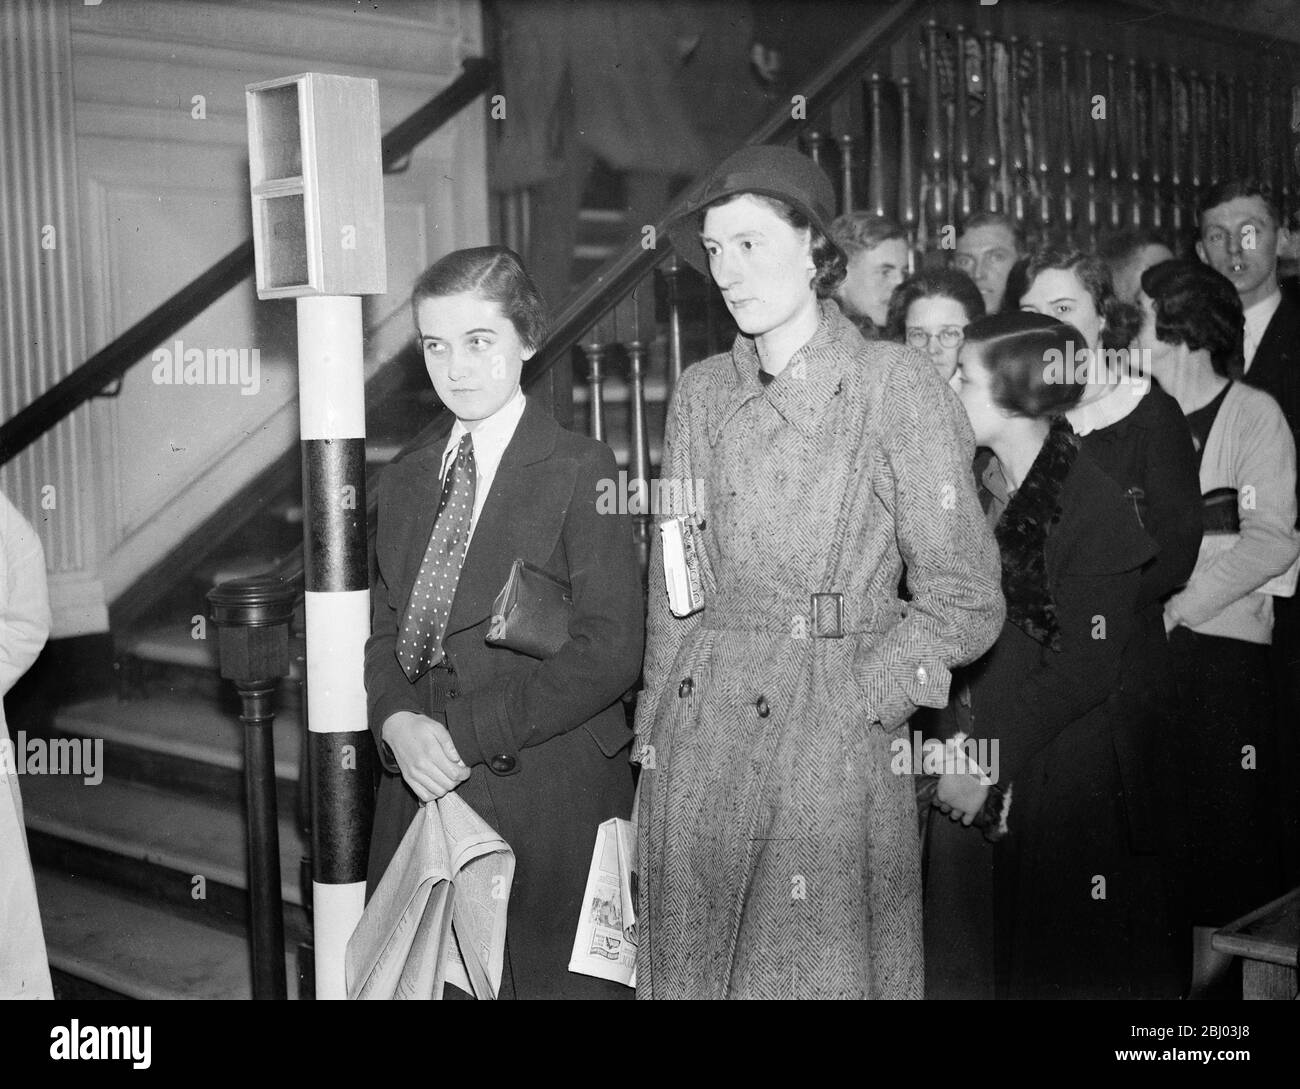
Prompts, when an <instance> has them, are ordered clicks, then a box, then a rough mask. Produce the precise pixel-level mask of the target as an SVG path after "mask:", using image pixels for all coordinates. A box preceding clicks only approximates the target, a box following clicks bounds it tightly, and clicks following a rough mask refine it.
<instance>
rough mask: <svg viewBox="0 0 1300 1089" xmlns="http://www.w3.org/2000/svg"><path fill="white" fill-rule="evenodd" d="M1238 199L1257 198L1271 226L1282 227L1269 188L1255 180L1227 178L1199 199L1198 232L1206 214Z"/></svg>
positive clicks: (1279, 210)
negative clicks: (1265, 211)
mask: <svg viewBox="0 0 1300 1089" xmlns="http://www.w3.org/2000/svg"><path fill="white" fill-rule="evenodd" d="M1238 197H1259V199H1260V200H1262V201H1263V202H1264V207H1266V208H1267V209H1268V214H1269V215H1270V216H1272V217H1273V226H1275V227H1281V226H1282V212H1281V209H1280V208H1279V207H1278V204H1277V201H1275V200H1274V199H1273V190H1272V187H1271V186H1266V185H1263V184H1262V183H1261V182H1259V181H1258V180H1257V179H1256V178H1229V179H1227V180H1226V181H1221V182H1219V184H1218V185H1215V186H1212V187H1211V188H1210V191H1209V192H1208V193H1206V194H1205V196H1204V197H1202V198H1201V203H1200V204H1198V205H1197V206H1196V229H1197V230H1198V231H1199V230H1200V229H1201V224H1202V223H1203V222H1204V220H1205V213H1206V212H1208V211H1210V210H1211V209H1212V208H1217V207H1218V206H1219V205H1220V204H1227V203H1228V201H1230V200H1236V199H1237V198H1238Z"/></svg>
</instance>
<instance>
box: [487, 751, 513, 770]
mask: <svg viewBox="0 0 1300 1089" xmlns="http://www.w3.org/2000/svg"><path fill="white" fill-rule="evenodd" d="M488 766H489V767H491V768H492V770H493V771H495V772H496V773H497V774H498V775H509V774H510V773H511V772H512V771H514V770H515V758H514V757H513V756H507V755H506V754H505V753H499V754H497V755H496V756H494V757H492V759H491V760H490V761H488Z"/></svg>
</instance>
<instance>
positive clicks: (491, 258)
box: [411, 246, 550, 351]
mask: <svg viewBox="0 0 1300 1089" xmlns="http://www.w3.org/2000/svg"><path fill="white" fill-rule="evenodd" d="M466 293H469V294H473V295H477V296H479V298H482V299H488V300H490V301H492V302H495V303H496V304H497V305H498V306H500V307H501V313H503V314H504V315H505V316H506V317H507V318H509V319H510V321H511V324H513V325H514V327H515V332H516V333H518V334H519V339H520V341H521V342H522V343H523V345H524V346H525V347H526V348H530V349H532V350H533V351H536V350H537V349H538V348H540V347H541V346H542V341H544V340H545V339H546V333H547V331H548V329H549V327H550V315H549V313H548V311H547V307H546V300H545V299H544V298H543V297H542V293H541V292H540V291H539V290H538V289H537V285H536V284H535V283H534V282H533V278H532V277H531V276H529V275H528V272H527V270H526V269H525V268H524V263H523V261H521V260H520V259H519V254H517V253H515V251H514V250H512V249H508V248H507V247H505V246H474V247H472V248H470V249H464V250H455V251H453V252H452V253H449V254H447V256H446V257H442V258H439V259H438V260H437V261H435V262H434V263H433V264H432V265H430V266H429V268H428V269H426V270H425V271H424V273H423V274H421V276H420V278H419V279H418V280H416V281H415V287H414V288H412V289H411V316H412V317H413V318H414V319H415V324H416V328H419V324H420V313H419V311H420V303H422V302H424V300H425V299H437V298H442V297H444V296H447V295H463V294H466Z"/></svg>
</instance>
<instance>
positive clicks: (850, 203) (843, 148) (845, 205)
mask: <svg viewBox="0 0 1300 1089" xmlns="http://www.w3.org/2000/svg"><path fill="white" fill-rule="evenodd" d="M837 142H838V143H839V145H840V189H841V190H842V193H843V196H842V198H841V200H840V211H841V212H846V213H847V212H852V211H853V210H854V208H855V207H856V204H855V202H854V200H853V185H854V178H853V175H854V173H855V164H854V160H853V135H852V134H851V133H847V132H846V133H844V134H843V135H842V136H841V137H840V138H839V140H838V141H837ZM882 214H883V213H882Z"/></svg>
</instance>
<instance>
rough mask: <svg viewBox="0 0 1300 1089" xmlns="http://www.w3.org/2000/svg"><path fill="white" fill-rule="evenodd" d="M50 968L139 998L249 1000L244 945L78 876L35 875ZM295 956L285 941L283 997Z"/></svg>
mask: <svg viewBox="0 0 1300 1089" xmlns="http://www.w3.org/2000/svg"><path fill="white" fill-rule="evenodd" d="M36 888H37V896H38V898H39V901H40V906H41V921H42V923H43V925H44V929H45V944H46V947H47V949H48V951H49V958H50V967H51V968H52V969H53V970H55V971H57V972H62V973H65V974H67V975H69V976H73V977H75V978H77V979H84V980H87V981H89V982H90V983H93V984H95V985H96V986H98V987H102V988H104V989H105V990H108V991H111V992H113V993H115V994H119V995H123V996H125V997H127V998H137V999H177V998H211V999H217V998H219V999H248V998H252V996H253V983H252V963H251V956H250V952H249V943H248V940H247V939H246V938H245V937H243V936H242V935H239V934H235V933H230V932H228V931H226V930H223V929H220V928H217V927H212V926H206V925H204V924H203V923H201V922H199V921H197V920H194V919H186V918H184V917H181V916H178V915H177V914H175V913H174V912H172V911H168V910H166V909H165V908H160V907H157V906H156V905H154V904H151V903H149V902H147V901H145V900H143V899H141V898H135V897H130V896H126V895H123V894H122V893H120V892H118V891H117V890H114V889H110V888H108V887H107V886H105V885H103V884H101V883H99V882H97V881H92V880H90V879H89V878H84V877H69V876H67V875H64V874H58V873H52V872H50V871H49V870H46V869H43V868H41V869H37V871H36ZM295 962H296V953H295V950H294V947H293V946H292V945H289V943H286V949H285V975H286V977H287V981H288V987H289V997H290V998H296V997H297V995H298V985H297V971H296V963H295Z"/></svg>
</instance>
